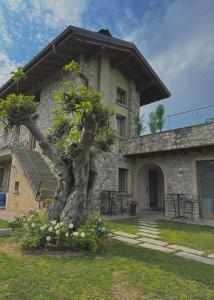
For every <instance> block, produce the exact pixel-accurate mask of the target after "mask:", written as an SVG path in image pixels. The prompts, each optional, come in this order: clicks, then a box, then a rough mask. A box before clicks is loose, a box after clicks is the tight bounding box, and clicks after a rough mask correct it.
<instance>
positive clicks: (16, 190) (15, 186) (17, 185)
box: [13, 180, 20, 194]
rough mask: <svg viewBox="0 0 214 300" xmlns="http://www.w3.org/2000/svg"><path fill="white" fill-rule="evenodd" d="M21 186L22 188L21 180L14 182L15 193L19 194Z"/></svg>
mask: <svg viewBox="0 0 214 300" xmlns="http://www.w3.org/2000/svg"><path fill="white" fill-rule="evenodd" d="M19 188H20V182H19V181H18V180H16V181H15V183H14V189H13V193H14V194H19Z"/></svg>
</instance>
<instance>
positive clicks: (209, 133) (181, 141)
mask: <svg viewBox="0 0 214 300" xmlns="http://www.w3.org/2000/svg"><path fill="white" fill-rule="evenodd" d="M201 147H213V148H214V123H207V124H200V125H195V126H189V127H184V128H179V129H174V130H169V131H164V132H159V133H156V134H148V135H144V136H141V137H138V138H133V139H127V140H122V141H120V152H121V153H122V154H123V155H125V156H135V155H136V156H137V155H139V154H141V155H142V154H148V153H156V152H166V151H176V150H183V149H191V148H201Z"/></svg>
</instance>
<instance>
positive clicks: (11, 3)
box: [6, 0, 26, 12]
mask: <svg viewBox="0 0 214 300" xmlns="http://www.w3.org/2000/svg"><path fill="white" fill-rule="evenodd" d="M6 4H7V6H8V8H9V9H10V10H12V11H15V12H18V11H21V10H23V9H24V8H25V7H26V3H25V2H24V1H23V0H7V1H6Z"/></svg>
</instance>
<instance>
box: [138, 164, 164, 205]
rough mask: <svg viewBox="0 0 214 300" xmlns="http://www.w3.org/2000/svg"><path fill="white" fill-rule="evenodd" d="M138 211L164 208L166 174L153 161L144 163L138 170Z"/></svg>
mask: <svg viewBox="0 0 214 300" xmlns="http://www.w3.org/2000/svg"><path fill="white" fill-rule="evenodd" d="M137 186H138V202H139V205H138V211H143V210H164V194H165V191H164V174H163V172H162V170H161V168H160V167H159V166H158V165H157V164H156V163H153V162H148V163H145V164H143V166H142V167H141V168H140V169H139V171H138V184H137Z"/></svg>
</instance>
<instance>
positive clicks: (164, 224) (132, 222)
mask: <svg viewBox="0 0 214 300" xmlns="http://www.w3.org/2000/svg"><path fill="white" fill-rule="evenodd" d="M108 224H109V226H110V228H111V229H114V230H121V231H125V232H129V233H136V232H137V231H138V218H129V219H122V220H114V221H110V222H108ZM158 225H159V228H160V239H161V240H163V241H166V242H168V243H170V244H178V245H183V246H187V247H191V248H195V249H198V250H203V251H205V253H206V254H208V253H214V227H210V226H200V225H192V224H186V223H179V222H172V221H165V220H159V221H158Z"/></svg>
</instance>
